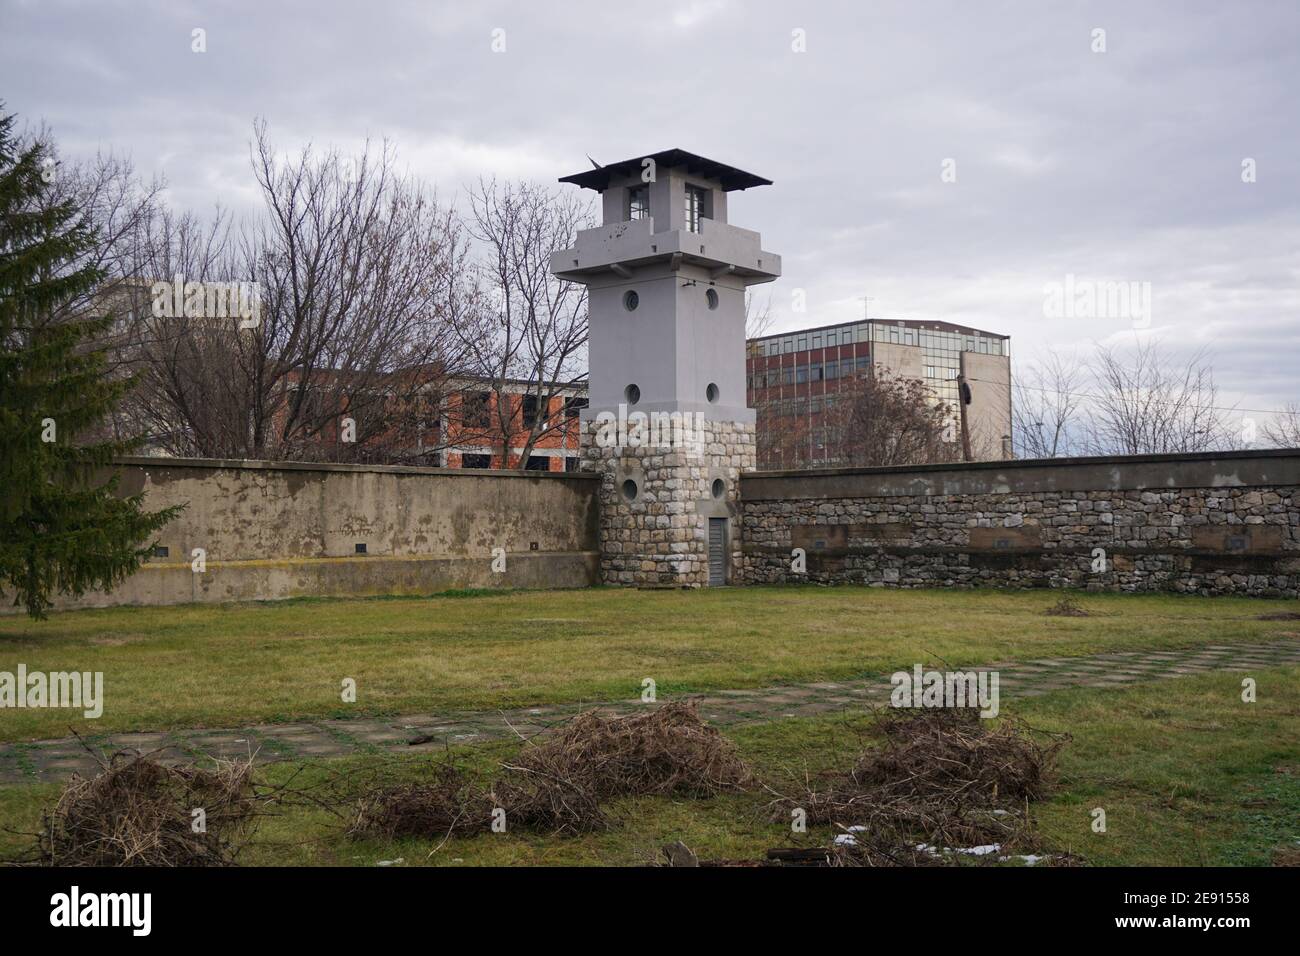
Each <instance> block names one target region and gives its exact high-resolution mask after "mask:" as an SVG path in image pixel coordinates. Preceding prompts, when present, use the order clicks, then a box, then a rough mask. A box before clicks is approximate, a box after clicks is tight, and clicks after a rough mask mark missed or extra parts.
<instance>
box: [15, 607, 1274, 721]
mask: <svg viewBox="0 0 1300 956" xmlns="http://www.w3.org/2000/svg"><path fill="white" fill-rule="evenodd" d="M1059 597H1060V593H1059V592H1044V591H944V590H933V591H896V590H883V589H874V588H863V587H837V588H820V587H812V586H803V587H754V588H745V589H713V590H698V591H635V590H624V589H590V590H581V591H536V592H513V593H490V592H489V593H483V594H478V595H473V596H450V595H448V596H435V597H429V598H389V599H368V600H367V599H359V600H344V599H339V600H328V599H320V600H294V601H285V602H278V603H249V604H233V605H223V606H210V605H186V606H179V607H164V608H113V609H105V610H89V611H69V612H62V613H55V614H52V615H51V616H50V618H49V620H46V621H38V622H33V621H30V620H28V619H27V618H25V617H6V618H3V619H0V670H7V671H13V670H15V669H16V667H17V665H18V664H19V663H23V664H26V665H27V667H28V669H29V670H43V671H63V670H79V671H103V672H104V674H105V697H106V703H105V708H104V715H103V717H102V718H101V719H99V720H96V721H87V720H84V719H81V718H80V713H79V712H72V711H68V710H48V709H47V710H9V709H6V710H4V711H0V740H3V741H19V740H31V739H40V738H47V737H62V736H66V735H67V734H68V732H69V728H70V727H73V728H76V729H77V730H78V731H79V732H87V733H105V732H110V731H122V730H162V729H170V728H180V727H220V726H240V725H245V724H249V723H254V722H263V721H276V720H292V719H297V718H303V717H322V716H349V717H355V716H361V715H374V714H393V713H414V712H421V711H424V712H429V711H448V710H460V709H491V708H497V707H517V706H525V705H529V704H541V703H557V702H564V701H574V700H591V701H595V700H611V699H627V698H632V697H635V696H636V695H637V694H638V693H639V691H640V686H641V681H642V679H643V678H645V677H652V678H654V679H655V681H656V682H657V685H658V690H659V693H660V694H661V695H664V696H672V695H678V694H682V693H687V692H696V691H705V690H711V689H721V688H732V687H735V688H739V687H755V686H762V685H767V684H776V683H782V682H795V681H811V680H819V679H826V680H835V679H844V678H849V677H854V676H858V675H863V674H869V673H876V672H880V671H888V670H892V669H894V668H896V667H899V666H908V665H911V664H912V663H915V662H918V661H932V660H945V661H948V662H950V663H952V664H954V665H957V664H976V663H986V662H991V661H994V660H1014V659H1021V660H1023V659H1028V658H1035V657H1044V656H1049V655H1075V654H1088V653H1095V652H1100V651H1107V650H1120V649H1124V650H1139V649H1155V648H1168V647H1179V646H1188V645H1197V644H1207V643H1230V642H1233V641H1247V640H1267V639H1269V638H1273V637H1279V636H1282V635H1283V634H1286V633H1293V632H1294V631H1295V630H1296V629H1297V626H1296V625H1295V624H1294V623H1287V622H1265V621H1260V620H1258V617H1259V615H1261V614H1263V613H1265V612H1267V611H1270V610H1276V609H1277V607H1278V606H1279V605H1278V604H1277V603H1274V602H1264V601H1259V600H1250V599H1244V598H1242V599H1238V598H1198V597H1188V596H1181V595H1081V596H1079V597H1078V600H1079V601H1080V602H1081V603H1082V605H1083V606H1084V607H1085V608H1086V609H1087V610H1089V611H1090V612H1091V613H1092V616H1090V617H1086V618H1068V617H1065V618H1063V617H1048V616H1046V615H1044V613H1043V611H1044V610H1045V609H1046V608H1047V607H1048V606H1050V605H1051V604H1053V603H1054V602H1056V601H1057V600H1058V599H1059ZM344 678H353V679H354V680H356V682H357V690H358V700H357V703H356V704H355V705H353V706H347V707H346V708H345V707H344V705H343V704H342V703H341V702H340V696H339V690H340V683H341V681H342V680H343V679H344ZM74 715H75V718H76V719H70V718H72V717H73V716H74Z"/></svg>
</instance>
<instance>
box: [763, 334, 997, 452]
mask: <svg viewBox="0 0 1300 956" xmlns="http://www.w3.org/2000/svg"><path fill="white" fill-rule="evenodd" d="M1009 344H1010V338H1009V337H1008V336H1005V335H999V334H997V333H995V332H985V331H981V330H980V329H972V328H968V327H966V326H961V325H954V324H952V323H950V322H934V321H915V320H908V319H866V320H863V321H860V322H845V323H841V324H838V325H827V326H822V327H820V328H815V329H801V330H799V331H796V332H783V333H781V334H778V335H765V336H762V337H761V338H756V339H751V340H750V341H749V346H748V353H747V359H746V378H747V381H746V385H747V398H748V404H749V406H750V407H752V408H755V409H758V412H759V425H758V427H759V430H760V432H761V431H762V429H763V428H764V427H768V428H772V427H779V425H780V423H781V422H782V421H783V420H790V419H802V421H803V423H804V424H805V425H806V426H807V427H806V428H805V429H803V431H802V434H805V435H806V436H807V444H808V449H807V453H806V454H804V455H800V456H799V459H800V461H801V462H806V463H807V464H809V465H833V464H836V463H837V460H836V452H835V443H834V441H832V440H828V438H827V436H825V435H823V434H820V432H819V427H818V426H819V424H820V422H821V420H822V416H823V415H824V413H825V411H826V410H827V408H828V407H830V406H833V404H834V403H835V401H836V400H837V396H840V394H841V393H842V392H844V391H845V390H846V389H847V388H848V387H849V386H850V384H851V382H852V381H853V379H854V377H855V376H858V375H862V374H864V373H867V372H869V371H870V370H872V369H873V368H880V369H886V370H888V372H889V373H891V374H892V375H894V376H896V377H900V378H913V379H920V380H921V381H923V382H924V383H925V384H926V386H927V387H928V388H929V390H930V392H931V393H932V394H933V395H934V398H935V401H938V402H941V403H943V404H944V405H945V406H946V407H947V409H948V410H949V415H950V418H951V420H952V421H953V422H954V423H955V422H957V421H958V402H959V401H960V396H959V392H958V378H959V376H961V375H962V374H964V375H965V378H966V381H967V383H968V385H969V386H970V390H971V402H970V404H969V405H968V406H967V408H966V411H967V421H968V427H969V430H970V436H971V452H972V455H971V457H972V458H974V459H975V460H977V461H983V460H991V459H999V458H1010V457H1011V456H1012V453H1011V359H1010V355H1009ZM765 422H766V425H765ZM759 447H760V450H761V449H762V448H763V447H764V443H763V441H762V436H761V435H760V441H759ZM760 457H762V456H761V454H760ZM780 465H781V463H779V462H771V461H769V462H763V461H760V462H759V467H760V468H762V467H779V466H780Z"/></svg>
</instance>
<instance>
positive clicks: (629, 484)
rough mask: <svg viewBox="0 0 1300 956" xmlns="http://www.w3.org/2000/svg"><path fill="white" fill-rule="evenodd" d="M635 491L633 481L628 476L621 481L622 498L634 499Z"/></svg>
mask: <svg viewBox="0 0 1300 956" xmlns="http://www.w3.org/2000/svg"><path fill="white" fill-rule="evenodd" d="M636 492H637V487H636V482H635V481H633V480H632V479H631V478H629V479H628V480H627V481H625V482H623V497H624V498H626V499H627V500H628V501H636Z"/></svg>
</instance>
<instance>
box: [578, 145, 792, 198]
mask: <svg viewBox="0 0 1300 956" xmlns="http://www.w3.org/2000/svg"><path fill="white" fill-rule="evenodd" d="M646 158H649V159H653V160H654V161H655V165H656V166H663V167H665V168H667V167H672V166H685V167H686V171H687V172H689V173H694V174H696V175H697V176H703V177H704V178H706V179H716V180H718V181H720V182H721V183H722V188H723V190H724V191H725V192H731V191H732V190H733V189H748V188H749V187H751V186H770V185H772V180H770V179H764V178H763V177H762V176H755V175H754V174H753V173H747V172H745V171H744V170H743V169H737V168H736V167H735V166H728V165H727V164H726V163H719V162H716V161H715V160H712V159H705V158H704V157H703V156H698V155H696V154H695V153H688V152H687V151H686V150H684V149H665V150H662V151H661V152H658V153H646V154H644V155H642V156H634V157H633V158H632V159H625V160H623V161H622V162H618V163H610V164H609V165H607V166H602V167H601V168H600V169H587V170H583V171H582V172H580V173H574V174H573V175H572V176H561V177H560V182H562V183H573V184H575V185H577V186H582V187H583V188H584V189H594V190H596V191H597V192H602V191H604V190H605V189H606V188H607V187H608V186H609V180H610V177H611V176H627V175H630V174H632V173H639V172H640V171H641V162H642V160H644V159H646Z"/></svg>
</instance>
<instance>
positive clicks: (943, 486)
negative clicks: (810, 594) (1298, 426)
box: [741, 450, 1300, 597]
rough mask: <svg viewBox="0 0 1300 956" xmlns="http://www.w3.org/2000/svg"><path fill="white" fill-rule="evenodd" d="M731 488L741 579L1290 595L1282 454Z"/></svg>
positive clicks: (811, 476)
mask: <svg viewBox="0 0 1300 956" xmlns="http://www.w3.org/2000/svg"><path fill="white" fill-rule="evenodd" d="M741 492H742V508H743V527H744V549H743V550H744V562H743V565H742V567H743V571H742V578H743V580H744V581H746V582H771V581H795V580H810V581H819V582H856V583H864V584H869V585H876V586H893V587H926V586H928V587H936V586H937V587H972V586H1001V587H1074V588H1087V589H1092V590H1121V591H1146V590H1170V591H1186V592H1196V593H1201V594H1249V595H1258V596H1270V597H1297V596H1300V452H1297V451H1294V450H1287V451H1277V452H1237V453H1229V454H1220V455H1217V456H1214V457H1205V456H1181V455H1168V456H1145V457H1135V458H1125V459H1110V460H1104V459H1075V460H1069V461H1058V462H1021V463H1012V462H990V463H984V464H975V465H955V466H936V467H933V468H929V469H858V470H830V471H823V472H816V473H809V472H805V473H779V474H778V473H767V474H754V475H749V476H746V477H745V478H744V480H743V481H742V488H741ZM795 548H803V549H804V550H805V551H806V553H807V572H806V574H804V575H800V574H796V573H794V571H793V570H792V558H791V552H792V550H793V549H795Z"/></svg>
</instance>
